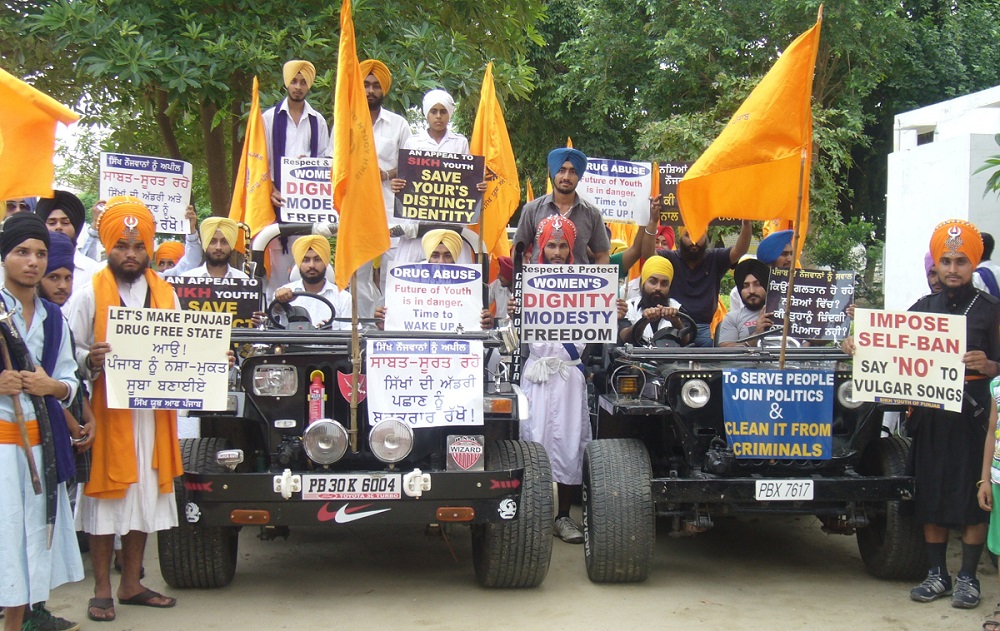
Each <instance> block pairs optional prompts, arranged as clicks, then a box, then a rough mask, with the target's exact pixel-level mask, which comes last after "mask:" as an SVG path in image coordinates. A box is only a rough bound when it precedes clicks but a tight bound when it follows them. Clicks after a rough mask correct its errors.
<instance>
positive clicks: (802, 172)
mask: <svg viewBox="0 0 1000 631" xmlns="http://www.w3.org/2000/svg"><path fill="white" fill-rule="evenodd" d="M808 150H809V149H808V148H807V147H802V160H801V162H800V163H799V196H798V203H797V204H796V208H795V225H794V226H792V227H793V229H794V230H793V231H792V264H791V267H789V268H788V287H787V289H786V290H785V317H784V318H783V320H784V322H783V324H782V327H781V353H780V354H779V355H778V370H784V369H785V348H786V347H787V346H788V329H789V326H790V324H791V321H792V318H791V313H790V312H791V309H790V306H791V304H792V285H794V284H795V256H796V254H795V253H797V252H798V251H799V239H800V238H801V237H800V236H799V227H800V226H801V225H802V190H803V187H804V186H805V180H806V151H808Z"/></svg>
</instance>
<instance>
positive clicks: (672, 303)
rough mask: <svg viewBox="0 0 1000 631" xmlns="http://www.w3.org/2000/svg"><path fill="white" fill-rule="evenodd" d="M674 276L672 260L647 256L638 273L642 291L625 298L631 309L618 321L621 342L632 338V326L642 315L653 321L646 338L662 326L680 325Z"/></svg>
mask: <svg viewBox="0 0 1000 631" xmlns="http://www.w3.org/2000/svg"><path fill="white" fill-rule="evenodd" d="M673 280H674V266H673V265H671V263H670V261H668V260H667V259H665V258H663V257H662V256H651V257H649V258H648V259H646V262H645V263H643V265H642V272H641V273H640V275H639V281H640V283H641V285H640V287H639V295H638V296H636V297H635V298H632V299H630V300H628V301H626V304H627V305H628V312H627V313H626V314H625V317H624V318H622V319H621V320H619V321H618V341H619V342H620V343H622V344H625V343H627V342H631V341H632V333H633V331H632V326H633V325H634V324H635V323H636V322H638V321H639V320H641V319H643V318H645V319H646V321H648V322H649V323H650V324H651V326H649V327H646V330H645V331H643V334H642V339H643V340H644V341H648V340H650V339H651V338H652V337H653V334H654V333H656V331H657V330H659V329H660V328H661V327H662V326H665V325H667V326H672V327H674V328H678V329H679V328H681V320H680V318H679V317H677V313H678V311H680V308H681V303H679V302H677V301H676V300H673V299H672V298H670V297H669V295H670V283H671V282H673Z"/></svg>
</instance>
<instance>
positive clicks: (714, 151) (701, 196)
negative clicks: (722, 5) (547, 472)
mask: <svg viewBox="0 0 1000 631" xmlns="http://www.w3.org/2000/svg"><path fill="white" fill-rule="evenodd" d="M822 21H823V14H822V9H821V10H820V14H819V16H818V17H817V19H816V24H815V25H814V26H813V27H812V28H811V29H809V30H808V31H806V32H805V33H803V34H802V35H800V36H799V37H798V38H797V39H796V40H795V41H794V42H792V43H791V45H789V46H788V48H786V49H785V52H784V53H783V54H782V55H781V57H779V58H778V61H777V62H775V64H774V66H773V67H772V68H771V71H770V72H768V73H767V75H765V76H764V78H763V79H761V81H760V83H759V84H758V85H757V87H756V88H754V91H753V92H751V93H750V96H749V97H747V100H746V101H744V102H743V105H741V106H740V109H739V110H737V111H736V114H734V115H733V117H732V118H731V119H730V120H729V124H728V125H726V128H725V129H723V130H722V133H721V134H719V137H718V138H716V139H715V142H713V143H712V145H711V146H710V147H709V148H708V149H707V150H705V153H703V154H702V155H701V157H700V158H698V161H697V162H695V163H694V165H693V166H692V167H691V168H690V169H688V172H687V173H686V174H685V175H684V179H682V180H681V181H680V184H678V185H677V197H678V204H679V205H680V210H681V216H682V218H683V220H684V225H685V226H686V227H687V229H688V231H689V232H690V234H691V238H692V239H695V240H697V239H700V238H701V236H702V235H703V234H705V231H706V229H707V228H708V224H709V222H711V221H712V219H715V218H716V217H738V218H741V219H756V220H760V221H767V220H769V219H775V218H777V219H788V220H794V219H795V215H796V210H797V209H798V197H799V190H800V185H801V187H802V188H801V191H802V204H803V214H802V225H800V226H798V232H799V234H800V235H801V236H802V237H804V236H805V233H806V228H807V225H808V214H809V211H808V209H809V170H810V167H811V162H812V105H811V100H812V85H813V74H814V72H815V69H816V51H817V49H818V48H819V31H820V26H821V24H822Z"/></svg>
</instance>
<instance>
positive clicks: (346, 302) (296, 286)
mask: <svg viewBox="0 0 1000 631" xmlns="http://www.w3.org/2000/svg"><path fill="white" fill-rule="evenodd" d="M279 289H291V290H292V291H306V288H305V285H304V284H303V282H302V280H301V279H299V280H297V281H294V282H291V283H288V284H287V285H284V286H282V287H280V288H279ZM308 293H311V294H317V295H320V296H323V297H324V298H326V299H327V300H329V301H330V304H332V305H333V308H334V309H336V310H337V313H336V314H335V317H337V318H349V317H351V292H350V291H349V290H347V289H345V290H343V291H341V290H339V289H337V286H336V285H335V284H333V283H331V282H330V281H326V282H324V283H323V289H321V290H320V291H310V292H308ZM288 304H290V305H292V306H293V307H302V308H303V309H305V310H306V312H308V313H309V320H311V321H312V323H313V326H315V327H319V326H320V324H322V323H323V322H325V321H326V320H329V319H330V309H329V308H328V307H327V306H326V305H325V304H323V303H322V302H320V301H319V300H314V299H313V298H306V297H299V298H296V299H295V300H293V301H291V302H290V303H288ZM330 328H331V329H332V330H334V331H350V330H351V323H350V322H334V323H333V326H332V327H330Z"/></svg>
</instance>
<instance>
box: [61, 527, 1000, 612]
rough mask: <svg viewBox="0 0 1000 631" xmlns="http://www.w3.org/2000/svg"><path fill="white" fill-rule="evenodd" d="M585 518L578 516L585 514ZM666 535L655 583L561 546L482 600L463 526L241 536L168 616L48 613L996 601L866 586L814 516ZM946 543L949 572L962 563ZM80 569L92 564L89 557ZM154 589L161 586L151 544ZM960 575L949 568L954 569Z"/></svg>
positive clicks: (879, 607) (690, 608) (866, 606)
mask: <svg viewBox="0 0 1000 631" xmlns="http://www.w3.org/2000/svg"><path fill="white" fill-rule="evenodd" d="M577 516H578V514H577ZM660 525H661V528H660V532H659V533H658V535H657V550H656V561H655V566H654V569H653V572H652V575H651V577H650V579H649V580H648V581H647V582H645V583H642V584H638V585H594V584H592V583H590V581H589V580H588V579H587V575H586V569H585V568H584V562H583V547H582V546H570V545H568V544H564V543H562V542H559V541H556V542H555V547H554V553H553V557H552V566H551V568H550V570H549V574H548V577H547V578H546V580H545V582H544V583H543V584H542V586H541V587H540V588H538V589H534V590H518V591H513V590H499V591H492V590H484V589H482V588H480V587H479V586H478V585H477V584H476V582H475V576H474V574H473V570H472V553H471V546H470V541H471V538H470V536H469V532H468V529H465V528H455V529H454V530H453V531H452V533H451V534H450V536H449V541H450V546H449V544H448V542H446V541H445V540H444V539H443V538H441V537H428V536H426V535H425V534H424V532H423V528H420V527H385V528H371V527H367V528H366V527H364V526H363V525H355V526H353V527H350V526H349V527H343V526H337V527H336V529H332V528H331V529H309V530H298V531H293V532H292V536H291V538H290V539H289V540H288V541H287V542H285V541H280V540H279V541H272V542H261V541H259V540H257V539H256V531H254V530H251V529H247V530H245V531H244V532H243V533H242V535H241V539H240V560H239V565H238V569H237V573H236V578H235V580H234V581H233V583H232V584H231V585H230V586H229V587H227V588H225V589H221V590H204V591H196V590H184V591H180V590H177V591H170V592H169V593H171V594H173V595H174V596H177V597H178V598H179V603H178V605H177V607H175V608H174V609H171V610H153V609H146V608H140V607H121V606H119V607H118V620H117V621H116V622H114V623H112V624H103V623H101V624H99V623H96V622H89V621H85V617H84V613H85V604H86V601H87V598H88V597H89V596H90V595H91V590H92V584H91V582H90V576H89V572H88V578H87V579H86V580H85V581H83V582H81V583H76V584H74V585H70V586H65V587H62V588H60V589H58V590H57V591H56V593H55V594H54V597H53V598H52V600H51V601H50V607H51V608H52V609H53V610H54V611H56V613H58V614H59V615H62V616H64V617H69V618H71V619H77V620H81V621H85V624H84V628H86V629H95V628H98V629H102V630H105V631H112V630H147V629H148V630H161V629H220V630H222V629H224V630H227V631H228V630H231V629H242V630H246V629H295V630H300V629H433V630H435V631H437V630H450V629H455V630H462V631H468V630H475V631H478V630H479V629H504V630H506V629H518V630H521V629H525V630H528V629H539V630H544V631H557V630H560V629H567V630H573V631H581V630H586V629H616V630H620V631H625V630H630V629H685V630H686V629H740V630H745V629H762V630H764V629H766V630H771V629H824V630H840V629H843V630H845V631H846V630H850V631H859V630H867V629H912V630H923V629H934V630H935V631H947V630H950V629H955V630H958V629H962V630H966V629H979V628H980V624H981V622H982V619H983V617H984V616H986V615H987V614H988V613H990V612H991V611H992V610H993V607H992V605H993V603H995V602H996V600H997V592H998V588H997V577H996V571H995V570H993V568H992V567H989V565H988V563H986V562H984V563H983V565H982V572H981V577H982V579H983V583H984V591H985V595H984V604H983V605H981V606H980V607H979V608H978V609H975V610H972V611H963V610H958V609H953V608H952V607H951V606H950V604H949V602H947V601H938V602H934V603H929V604H917V603H912V602H910V600H909V599H908V597H907V593H908V590H909V588H910V587H911V585H910V584H909V583H896V582H888V581H880V580H877V579H874V578H871V577H870V576H868V575H867V574H866V573H865V571H864V567H863V565H862V563H861V559H860V557H859V555H858V552H857V546H856V545H855V542H854V538H853V537H844V536H832V535H826V534H824V533H823V532H822V531H821V530H820V528H819V523H818V521H816V520H815V519H814V518H811V517H800V518H781V519H763V518H759V519H742V520H739V521H736V520H722V521H720V523H719V524H718V525H717V526H716V528H714V529H713V530H711V531H709V532H707V533H704V534H702V535H699V536H697V537H693V538H680V539H677V538H672V537H669V536H668V535H667V532H666V529H665V528H663V526H664V525H665V524H662V523H661V524H660ZM958 548H959V546H958V543H957V541H956V540H953V543H952V545H951V546H950V549H951V552H952V554H951V557H952V558H951V565H952V566H956V567H957V564H958V560H957V559H958V557H957V554H958ZM84 563H85V565H86V564H88V563H89V557H88V556H85V557H84ZM146 567H147V570H148V573H149V577H148V578H147V581H146V582H147V584H148V585H149V586H150V587H152V588H154V589H158V590H165V589H167V588H166V586H165V585H164V583H163V581H162V579H161V578H160V576H159V569H158V566H157V561H156V546H155V542H152V540H151V544H150V546H149V549H148V550H147V563H146ZM953 571H954V570H953Z"/></svg>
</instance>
